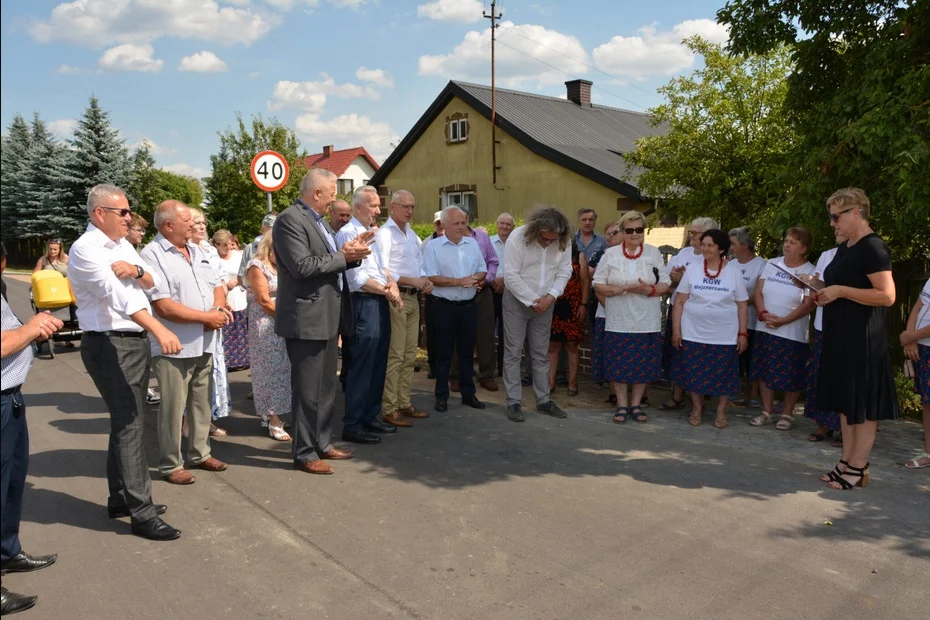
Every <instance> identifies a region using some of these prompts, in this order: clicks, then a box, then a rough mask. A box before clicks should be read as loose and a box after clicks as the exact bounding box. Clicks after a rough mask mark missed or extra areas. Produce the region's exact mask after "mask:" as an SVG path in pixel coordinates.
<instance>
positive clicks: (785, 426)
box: [775, 413, 794, 431]
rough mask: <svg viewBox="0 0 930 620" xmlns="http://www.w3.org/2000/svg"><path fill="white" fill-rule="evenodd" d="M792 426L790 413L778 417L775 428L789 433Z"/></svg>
mask: <svg viewBox="0 0 930 620" xmlns="http://www.w3.org/2000/svg"><path fill="white" fill-rule="evenodd" d="M793 424H794V416H793V415H791V414H790V413H783V414H781V415H780V416H778V423H777V424H776V425H775V428H776V429H777V430H780V431H790V430H791V426H792V425H793Z"/></svg>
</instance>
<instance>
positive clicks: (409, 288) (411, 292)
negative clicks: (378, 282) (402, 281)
mask: <svg viewBox="0 0 930 620" xmlns="http://www.w3.org/2000/svg"><path fill="white" fill-rule="evenodd" d="M397 289H398V290H399V291H400V292H401V293H403V294H404V295H416V294H417V293H419V292H420V291H419V290H418V289H415V288H413V287H412V286H398V287H397Z"/></svg>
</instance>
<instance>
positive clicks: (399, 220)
mask: <svg viewBox="0 0 930 620" xmlns="http://www.w3.org/2000/svg"><path fill="white" fill-rule="evenodd" d="M416 207H417V204H416V201H415V200H414V198H413V194H411V193H410V192H408V191H406V190H399V191H396V192H394V195H393V196H391V205H390V207H389V208H388V212H389V213H390V217H389V218H388V219H387V222H385V223H384V226H382V227H381V228H380V229H379V230H378V233H377V238H378V252H379V253H380V254H381V265H382V266H383V267H384V271H385V273H386V274H387V276H388V277H390V278H392V279H393V280H394V281H395V282H396V283H397V287H398V289H399V291H400V298H401V301H403V304H398V305H396V306H392V307H391V346H390V349H389V351H388V362H387V374H386V376H385V380H384V395H383V396H382V398H381V413H382V415H383V416H384V421H385V422H387V423H388V424H393V425H394V426H404V427H406V426H411V425H412V422H410V421H409V420H405V419H404V418H405V417H409V418H426V417H428V416H429V414H428V413H426V412H425V411H421V410H418V409H417V408H416V407H414V406H413V402H412V401H411V400H410V384H411V383H412V381H413V366H414V364H415V363H416V359H417V341H418V340H419V336H420V301H419V297H418V293H419V291H423V292H424V293H425V294H427V295H428V294H430V293H431V292H432V290H433V284H432V282H430V281H429V279H428V278H426V277H425V274H424V272H423V258H422V255H421V254H420V238H419V237H417V234H416V233H415V232H413V228H411V227H410V220H411V219H413V213H414V210H415V209H416Z"/></svg>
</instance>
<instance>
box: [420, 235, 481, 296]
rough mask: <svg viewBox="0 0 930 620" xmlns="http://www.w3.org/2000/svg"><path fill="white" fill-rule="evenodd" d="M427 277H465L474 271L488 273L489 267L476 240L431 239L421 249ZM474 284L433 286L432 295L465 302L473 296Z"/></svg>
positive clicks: (465, 238)
mask: <svg viewBox="0 0 930 620" xmlns="http://www.w3.org/2000/svg"><path fill="white" fill-rule="evenodd" d="M423 259H424V262H425V270H426V277H432V276H442V277H444V278H464V277H466V276H472V275H475V274H476V273H487V270H488V266H487V264H485V262H484V257H483V256H482V255H481V248H480V247H478V242H477V241H475V240H474V239H472V238H471V237H462V239H461V241H459V242H458V244H455V243H452V241H450V240H449V238H448V237H446V236H442V237H437V238H435V239H433V240H432V241H431V242H430V244H429V245H427V246H426V249H425V250H424V252H423ZM475 293H476V291H475V287H470V288H464V287H461V286H434V287H433V295H434V296H436V297H440V298H442V299H447V300H449V301H468V300H469V299H473V298H474V297H475Z"/></svg>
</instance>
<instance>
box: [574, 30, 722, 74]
mask: <svg viewBox="0 0 930 620" xmlns="http://www.w3.org/2000/svg"><path fill="white" fill-rule="evenodd" d="M693 35H701V36H702V37H704V38H705V39H707V40H709V41H711V42H713V43H725V42H726V41H727V39H728V38H729V31H728V30H727V28H726V27H725V26H722V25H720V24H718V23H717V22H715V21H713V20H710V19H691V20H687V21H683V22H681V23H680V24H677V25H676V26H674V27H673V28H672V29H671V30H666V31H662V32H659V31H658V29H657V28H656V25H655V24H651V25H649V26H644V27H642V28H640V29H639V36H633V37H622V36H616V37H614V38H612V39H611V40H610V41H608V42H607V43H604V44H603V45H599V46H598V47H596V48H594V52H593V54H592V55H593V57H594V62H595V63H596V65H597V67H598V69H600V70H602V71H604V72H606V73H609V74H611V75H616V76H623V77H631V78H634V79H644V78H645V77H646V76H649V75H673V74H675V73H678V72H679V71H682V70H683V69H687V68H689V67H691V66H693V65H694V56H695V55H694V54H693V53H692V52H691V50H689V49H688V48H687V47H685V46H684V45H682V43H681V41H682V39H685V38H687V37H690V36H693Z"/></svg>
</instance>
